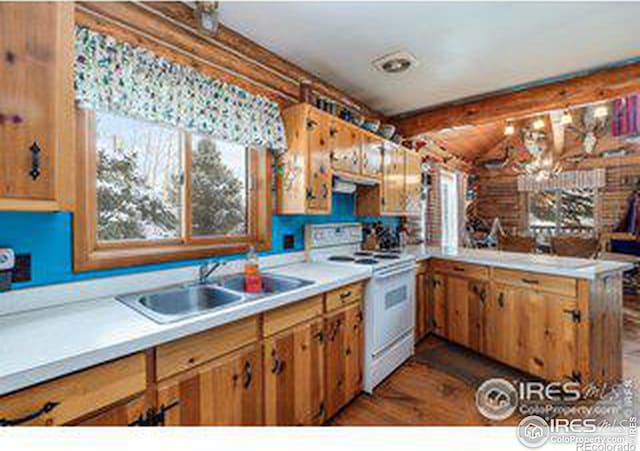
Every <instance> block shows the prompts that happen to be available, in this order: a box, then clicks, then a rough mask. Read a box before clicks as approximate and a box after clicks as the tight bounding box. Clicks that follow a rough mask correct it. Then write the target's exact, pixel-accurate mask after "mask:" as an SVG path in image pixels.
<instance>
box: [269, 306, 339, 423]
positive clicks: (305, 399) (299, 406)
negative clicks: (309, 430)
mask: <svg viewBox="0 0 640 451" xmlns="http://www.w3.org/2000/svg"><path fill="white" fill-rule="evenodd" d="M324 341H325V339H324V330H323V320H322V317H318V318H316V319H313V320H311V321H307V322H305V323H302V324H300V325H298V326H294V327H293V328H291V329H288V330H285V331H284V332H281V333H279V334H276V335H274V336H272V337H268V338H265V340H264V402H265V409H264V411H265V424H266V425H268V426H274V425H280V426H299V425H317V424H322V423H323V422H324V419H325V416H326V407H325V399H324V398H325V396H324V392H325V391H324V389H325V385H324V348H325V343H324Z"/></svg>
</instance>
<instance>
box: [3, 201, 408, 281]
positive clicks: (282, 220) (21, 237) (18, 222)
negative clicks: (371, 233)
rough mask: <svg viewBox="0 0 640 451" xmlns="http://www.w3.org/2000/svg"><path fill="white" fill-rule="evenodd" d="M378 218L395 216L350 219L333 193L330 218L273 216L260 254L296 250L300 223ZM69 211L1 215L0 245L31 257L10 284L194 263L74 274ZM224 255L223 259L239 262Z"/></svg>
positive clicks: (351, 205) (350, 207)
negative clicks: (289, 243) (28, 269)
mask: <svg viewBox="0 0 640 451" xmlns="http://www.w3.org/2000/svg"><path fill="white" fill-rule="evenodd" d="M362 220H365V221H373V220H381V221H382V222H384V223H386V224H389V225H397V224H398V219H397V218H362V217H357V216H356V215H355V197H354V195H350V194H338V193H334V194H333V205H332V214H331V215H327V216H317V215H291V216H288V215H287V216H282V215H274V216H273V220H272V243H273V246H272V249H271V250H270V251H267V252H263V253H262V255H271V254H279V253H283V252H293V251H300V250H302V249H303V248H304V225H305V224H310V223H327V222H352V221H362ZM71 233H72V218H71V213H23V212H0V247H10V248H13V249H14V250H15V252H16V253H30V254H31V264H32V280H31V282H25V283H20V284H15V285H14V288H24V287H28V286H39V285H47V284H53V283H61V282H71V281H76V280H83V279H90V278H96V277H106V276H113V275H120V274H130V273H136V272H144V271H150V270H156V269H167V268H175V267H180V266H188V265H192V264H194V263H195V261H194V260H181V261H175V262H170V263H162V264H155V265H145V266H135V267H128V268H121V269H112V270H105V271H91V272H83V273H74V272H73V260H72V255H73V251H72V235H71ZM285 235H293V236H294V248H293V249H290V250H289V249H288V250H286V251H285V249H284V243H283V241H284V236H285ZM238 257H239V256H238V255H235V256H226V257H225V258H229V259H233V258H238Z"/></svg>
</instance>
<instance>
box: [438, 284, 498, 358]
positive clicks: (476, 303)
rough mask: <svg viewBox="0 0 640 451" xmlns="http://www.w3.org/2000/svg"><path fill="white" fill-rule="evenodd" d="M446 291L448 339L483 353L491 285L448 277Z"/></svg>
mask: <svg viewBox="0 0 640 451" xmlns="http://www.w3.org/2000/svg"><path fill="white" fill-rule="evenodd" d="M446 287H447V288H446V297H447V309H448V312H447V330H448V338H449V339H450V340H451V341H453V342H455V343H458V344H461V345H463V346H466V347H468V348H471V349H473V350H476V351H480V350H482V349H483V348H484V341H485V335H484V304H485V301H486V299H487V296H488V290H489V288H488V283H487V282H483V281H479V280H473V279H467V278H464V277H458V276H452V275H449V276H447V284H446Z"/></svg>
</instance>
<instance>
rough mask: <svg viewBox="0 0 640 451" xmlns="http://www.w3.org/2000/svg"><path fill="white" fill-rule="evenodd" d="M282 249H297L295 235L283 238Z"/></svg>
mask: <svg viewBox="0 0 640 451" xmlns="http://www.w3.org/2000/svg"><path fill="white" fill-rule="evenodd" d="M282 247H283V248H285V249H293V248H295V247H296V237H295V235H285V236H283V237H282Z"/></svg>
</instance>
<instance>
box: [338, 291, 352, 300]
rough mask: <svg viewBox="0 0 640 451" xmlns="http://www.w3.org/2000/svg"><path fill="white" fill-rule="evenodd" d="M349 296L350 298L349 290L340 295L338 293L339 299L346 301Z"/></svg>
mask: <svg viewBox="0 0 640 451" xmlns="http://www.w3.org/2000/svg"><path fill="white" fill-rule="evenodd" d="M349 296H351V290H349V291H343V292H342V293H340V299H346V298H348V297H349Z"/></svg>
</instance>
